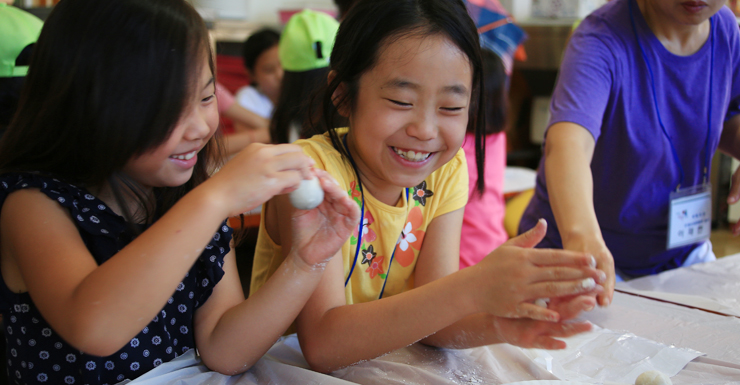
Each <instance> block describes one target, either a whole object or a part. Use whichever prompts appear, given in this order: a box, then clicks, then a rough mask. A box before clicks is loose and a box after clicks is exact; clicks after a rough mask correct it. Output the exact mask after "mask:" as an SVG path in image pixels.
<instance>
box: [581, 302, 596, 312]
mask: <svg viewBox="0 0 740 385" xmlns="http://www.w3.org/2000/svg"><path fill="white" fill-rule="evenodd" d="M591 310H594V304H592V303H589V304H588V305H586V306H585V307H584V308H583V311H591Z"/></svg>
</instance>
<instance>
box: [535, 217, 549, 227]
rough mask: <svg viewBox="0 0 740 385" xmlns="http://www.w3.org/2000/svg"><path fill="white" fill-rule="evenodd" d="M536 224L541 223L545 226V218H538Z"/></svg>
mask: <svg viewBox="0 0 740 385" xmlns="http://www.w3.org/2000/svg"><path fill="white" fill-rule="evenodd" d="M537 222H539V223H542V224H543V225H545V226H547V221H546V220H545V218H540V219H539V220H538V221H537Z"/></svg>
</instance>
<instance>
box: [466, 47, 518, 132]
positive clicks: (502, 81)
mask: <svg viewBox="0 0 740 385" xmlns="http://www.w3.org/2000/svg"><path fill="white" fill-rule="evenodd" d="M481 58H482V59H483V84H484V86H483V90H484V91H483V92H484V94H485V99H486V104H485V108H484V110H485V113H486V135H491V134H496V133H499V132H501V131H503V130H504V129H506V119H507V114H506V110H507V109H508V107H509V98H508V97H507V96H506V95H507V92H508V88H509V84H508V83H509V76H508V75H507V74H506V67H504V62H503V60H501V58H500V57H499V56H498V55H497V54H496V53H494V52H493V51H491V50H488V49H482V50H481ZM471 132H472V131H471Z"/></svg>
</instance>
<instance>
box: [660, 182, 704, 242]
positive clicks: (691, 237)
mask: <svg viewBox="0 0 740 385" xmlns="http://www.w3.org/2000/svg"><path fill="white" fill-rule="evenodd" d="M670 202H671V204H670V210H669V214H668V215H669V217H668V246H667V248H668V249H673V248H675V247H680V246H685V245H690V244H693V243H699V242H702V241H705V240H707V239H709V234H710V233H711V230H712V186H711V185H709V184H704V185H697V186H693V187H688V188H684V189H679V190H678V191H674V192H672V193H671V195H670Z"/></svg>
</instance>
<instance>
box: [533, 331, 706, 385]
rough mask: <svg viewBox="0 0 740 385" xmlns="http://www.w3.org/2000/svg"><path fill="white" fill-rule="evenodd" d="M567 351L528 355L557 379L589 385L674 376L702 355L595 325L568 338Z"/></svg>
mask: <svg viewBox="0 0 740 385" xmlns="http://www.w3.org/2000/svg"><path fill="white" fill-rule="evenodd" d="M565 341H566V343H567V344H568V348H566V349H564V350H554V351H553V350H540V349H528V350H526V351H525V352H526V354H527V355H528V356H529V357H530V358H531V359H532V360H533V361H534V362H536V363H537V364H538V365H540V366H542V367H544V368H545V369H546V370H547V371H549V372H551V373H553V374H554V375H555V376H556V377H557V378H559V379H561V380H568V381H581V382H589V383H606V382H615V383H626V384H634V383H635V379H637V376H639V375H640V374H641V373H643V372H646V371H648V370H657V371H660V372H662V373H665V374H666V375H668V376H669V377H673V376H675V375H676V374H678V372H679V371H680V370H681V369H683V367H684V366H686V364H688V363H689V362H690V361H692V360H693V359H694V358H696V357H698V356H700V355H702V353H700V352H698V351H696V350H693V349H688V348H679V347H675V346H668V345H665V344H661V343H658V342H655V341H651V340H649V339H646V338H643V337H638V336H636V335H634V334H632V333H629V332H616V331H612V330H609V329H602V328H599V327H598V326H594V329H593V330H592V331H590V332H588V333H582V334H579V335H577V336H573V337H570V338H567V339H565Z"/></svg>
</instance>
